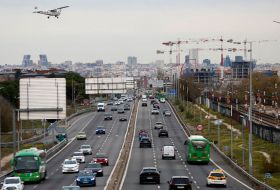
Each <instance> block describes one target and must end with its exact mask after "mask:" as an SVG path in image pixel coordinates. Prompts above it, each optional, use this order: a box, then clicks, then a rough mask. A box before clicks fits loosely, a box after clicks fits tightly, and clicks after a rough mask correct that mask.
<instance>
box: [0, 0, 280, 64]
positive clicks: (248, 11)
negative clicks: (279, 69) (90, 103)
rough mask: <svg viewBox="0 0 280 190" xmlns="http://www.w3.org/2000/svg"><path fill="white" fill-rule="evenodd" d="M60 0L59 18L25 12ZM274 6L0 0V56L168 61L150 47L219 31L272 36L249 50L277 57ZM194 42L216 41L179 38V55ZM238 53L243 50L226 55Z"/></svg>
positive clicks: (195, 0)
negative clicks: (134, 57)
mask: <svg viewBox="0 0 280 190" xmlns="http://www.w3.org/2000/svg"><path fill="white" fill-rule="evenodd" d="M65 5H69V6H70V7H69V8H67V9H64V10H63V11H62V14H61V16H60V18H59V19H56V18H50V19H47V16H45V15H39V14H34V13H32V12H33V11H34V7H35V6H37V7H38V9H39V10H48V9H53V8H56V7H60V6H65ZM279 8H280V1H279V0H234V1H228V0H51V1H50V0H0V24H1V28H0V59H1V62H0V64H1V65H4V64H21V61H22V57H23V55H24V54H31V56H32V59H33V61H36V62H37V60H38V55H39V54H47V56H48V60H49V61H51V62H52V63H61V62H63V61H65V60H72V61H73V62H95V60H97V59H103V60H104V62H105V63H108V62H110V63H115V62H116V61H126V60H127V56H137V58H138V62H140V63H149V62H152V61H155V60H157V59H164V60H165V62H168V61H169V55H168V54H165V55H157V54H156V50H157V49H160V50H168V48H167V47H165V46H163V45H161V43H162V42H164V41H170V40H171V41H176V40H178V39H180V40H187V39H199V38H209V39H212V38H219V37H220V36H223V38H225V39H229V38H233V39H235V40H237V41H241V40H244V39H245V38H247V39H248V40H278V41H277V42H266V43H255V44H254V48H253V57H254V58H255V59H256V60H257V61H258V62H259V63H263V62H265V63H266V62H270V63H275V62H278V63H280V24H277V23H274V22H272V21H273V20H279V21H280V12H279ZM194 47H207V48H216V47H219V44H218V43H207V44H204V45H191V44H189V45H182V49H183V51H184V52H183V53H182V58H181V59H183V54H186V53H187V51H188V49H190V48H194ZM228 47H230V46H228ZM239 48H243V46H239ZM225 54H227V53H225ZM238 54H240V55H243V53H242V52H238V53H235V54H231V57H234V56H235V55H238ZM199 58H200V60H202V59H205V58H210V59H211V60H212V62H219V60H220V53H219V52H213V51H200V52H199ZM173 60H175V55H174V56H173Z"/></svg>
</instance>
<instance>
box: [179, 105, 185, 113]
mask: <svg viewBox="0 0 280 190" xmlns="http://www.w3.org/2000/svg"><path fill="white" fill-rule="evenodd" d="M179 110H180V112H184V111H185V107H184V106H183V105H182V104H180V105H179Z"/></svg>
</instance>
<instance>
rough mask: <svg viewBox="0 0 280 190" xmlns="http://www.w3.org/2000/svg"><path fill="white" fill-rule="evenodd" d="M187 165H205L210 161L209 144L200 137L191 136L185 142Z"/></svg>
mask: <svg viewBox="0 0 280 190" xmlns="http://www.w3.org/2000/svg"><path fill="white" fill-rule="evenodd" d="M185 144H186V145H187V147H188V150H187V155H186V157H187V162H188V163H205V164H208V163H209V161H210V147H211V144H210V142H209V141H208V140H207V139H206V138H204V137H203V136H201V135H191V136H189V138H188V139H187V140H186V142H185Z"/></svg>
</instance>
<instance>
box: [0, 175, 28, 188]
mask: <svg viewBox="0 0 280 190" xmlns="http://www.w3.org/2000/svg"><path fill="white" fill-rule="evenodd" d="M1 184H3V186H2V188H1V190H8V189H13V190H23V189H24V185H23V181H21V179H20V177H6V178H5V179H4V182H2V183H1Z"/></svg>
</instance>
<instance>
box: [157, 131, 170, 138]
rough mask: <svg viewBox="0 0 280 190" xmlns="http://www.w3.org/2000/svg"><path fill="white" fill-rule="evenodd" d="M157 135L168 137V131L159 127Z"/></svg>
mask: <svg viewBox="0 0 280 190" xmlns="http://www.w3.org/2000/svg"><path fill="white" fill-rule="evenodd" d="M158 137H168V131H167V130H165V129H160V130H159V132H158Z"/></svg>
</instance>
